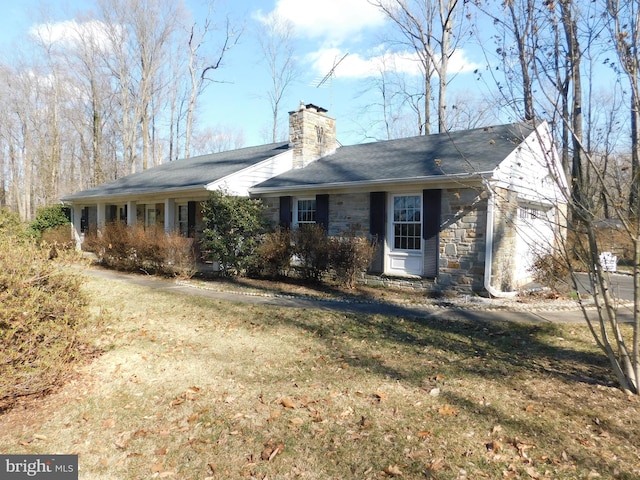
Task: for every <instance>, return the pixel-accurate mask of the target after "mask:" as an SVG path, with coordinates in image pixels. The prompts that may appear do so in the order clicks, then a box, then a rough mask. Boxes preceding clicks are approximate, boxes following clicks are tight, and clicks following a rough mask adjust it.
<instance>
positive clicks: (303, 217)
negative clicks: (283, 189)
mask: <svg viewBox="0 0 640 480" xmlns="http://www.w3.org/2000/svg"><path fill="white" fill-rule="evenodd" d="M315 221H316V201H315V199H309V200H298V223H315Z"/></svg>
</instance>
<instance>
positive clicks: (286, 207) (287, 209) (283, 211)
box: [280, 197, 292, 228]
mask: <svg viewBox="0 0 640 480" xmlns="http://www.w3.org/2000/svg"><path fill="white" fill-rule="evenodd" d="M291 200H292V199H291V197H280V226H281V227H283V228H291Z"/></svg>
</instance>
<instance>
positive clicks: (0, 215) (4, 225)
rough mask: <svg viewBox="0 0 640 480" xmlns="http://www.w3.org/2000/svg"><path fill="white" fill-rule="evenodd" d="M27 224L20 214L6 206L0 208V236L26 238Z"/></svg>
mask: <svg viewBox="0 0 640 480" xmlns="http://www.w3.org/2000/svg"><path fill="white" fill-rule="evenodd" d="M27 227H28V225H27V224H26V223H24V222H23V221H22V220H21V219H20V215H18V214H17V213H14V212H12V211H11V210H9V209H7V208H0V236H5V237H8V236H10V237H14V238H23V239H24V238H27V237H28V231H27Z"/></svg>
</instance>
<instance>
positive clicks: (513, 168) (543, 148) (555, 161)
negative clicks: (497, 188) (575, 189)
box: [494, 123, 567, 205]
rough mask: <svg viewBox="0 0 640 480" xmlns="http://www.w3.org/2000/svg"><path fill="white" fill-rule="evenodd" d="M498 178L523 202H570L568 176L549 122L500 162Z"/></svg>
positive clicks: (495, 176) (552, 203)
mask: <svg viewBox="0 0 640 480" xmlns="http://www.w3.org/2000/svg"><path fill="white" fill-rule="evenodd" d="M494 178H495V179H496V180H498V181H499V182H500V184H501V186H503V187H505V188H508V189H510V190H514V191H516V192H517V194H518V199H519V200H520V201H525V202H529V203H540V204H546V205H557V204H558V203H566V197H565V195H566V193H567V185H566V179H565V176H564V174H563V172H562V167H561V165H560V160H559V158H558V155H557V152H556V149H555V147H554V145H553V143H552V140H551V134H550V132H549V129H548V126H547V124H546V123H542V124H540V125H539V126H538V128H537V130H536V131H534V132H533V133H531V135H529V137H527V138H526V139H525V141H524V142H522V143H521V144H520V145H519V146H518V147H517V148H516V149H515V150H514V151H513V152H512V153H511V154H510V155H509V156H508V157H507V158H505V159H504V160H503V161H502V162H500V164H499V165H498V167H497V168H496V170H495V174H494Z"/></svg>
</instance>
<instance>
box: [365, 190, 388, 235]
mask: <svg viewBox="0 0 640 480" xmlns="http://www.w3.org/2000/svg"><path fill="white" fill-rule="evenodd" d="M386 209H387V192H371V193H370V194H369V233H370V234H371V236H372V237H373V238H377V240H378V242H382V241H383V240H384V237H385V230H386V221H385V217H386V215H385V214H386Z"/></svg>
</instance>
